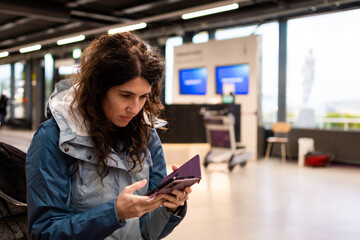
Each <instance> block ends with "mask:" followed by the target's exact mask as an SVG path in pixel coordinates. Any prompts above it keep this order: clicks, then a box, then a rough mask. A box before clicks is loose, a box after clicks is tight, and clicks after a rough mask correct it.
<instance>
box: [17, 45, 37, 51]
mask: <svg viewBox="0 0 360 240" xmlns="http://www.w3.org/2000/svg"><path fill="white" fill-rule="evenodd" d="M40 49H41V45H40V44H37V45H34V46H30V47H24V48H20V50H19V51H20V52H21V53H27V52H32V51H37V50H40Z"/></svg>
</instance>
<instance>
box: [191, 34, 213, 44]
mask: <svg viewBox="0 0 360 240" xmlns="http://www.w3.org/2000/svg"><path fill="white" fill-rule="evenodd" d="M208 41H209V33H208V32H200V33H198V34H196V35H194V36H193V38H192V42H193V43H205V42H208Z"/></svg>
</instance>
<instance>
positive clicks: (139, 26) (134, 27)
mask: <svg viewBox="0 0 360 240" xmlns="http://www.w3.org/2000/svg"><path fill="white" fill-rule="evenodd" d="M146 26H147V24H146V23H144V22H142V23H137V24H133V25H128V26H124V27H119V28H113V29H110V30H109V31H108V34H115V33H120V32H129V31H134V30H138V29H143V28H146Z"/></svg>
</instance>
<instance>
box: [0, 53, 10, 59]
mask: <svg viewBox="0 0 360 240" xmlns="http://www.w3.org/2000/svg"><path fill="white" fill-rule="evenodd" d="M7 56H9V52H1V53H0V58H3V57H7Z"/></svg>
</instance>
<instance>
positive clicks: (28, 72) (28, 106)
mask: <svg viewBox="0 0 360 240" xmlns="http://www.w3.org/2000/svg"><path fill="white" fill-rule="evenodd" d="M24 71H25V89H24V104H25V122H26V123H25V125H26V127H27V128H29V129H31V126H32V94H31V93H32V73H33V62H32V60H27V61H26V63H25V67H24Z"/></svg>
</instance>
